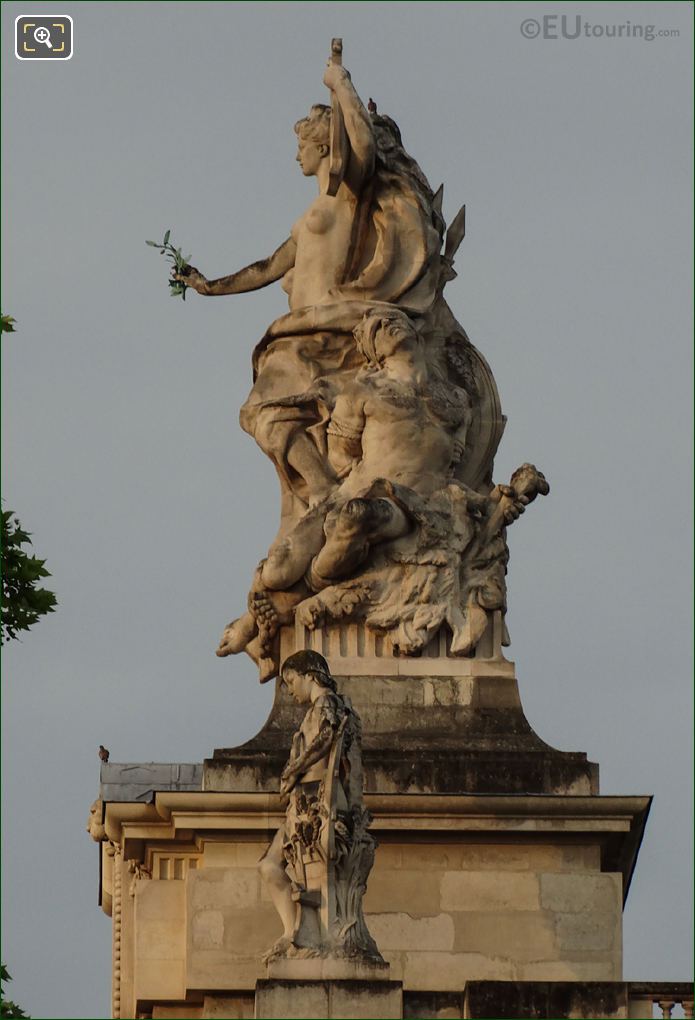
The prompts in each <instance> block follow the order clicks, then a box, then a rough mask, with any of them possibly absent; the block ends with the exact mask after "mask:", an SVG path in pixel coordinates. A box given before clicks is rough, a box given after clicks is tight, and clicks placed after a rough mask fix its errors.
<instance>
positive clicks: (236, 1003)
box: [201, 994, 255, 1020]
mask: <svg viewBox="0 0 695 1020" xmlns="http://www.w3.org/2000/svg"><path fill="white" fill-rule="evenodd" d="M254 1010H255V996H254V995H252V994H251V995H249V994H247V995H241V994H236V995H206V996H205V999H204V1001H203V1009H202V1012H201V1020H253V1016H254Z"/></svg>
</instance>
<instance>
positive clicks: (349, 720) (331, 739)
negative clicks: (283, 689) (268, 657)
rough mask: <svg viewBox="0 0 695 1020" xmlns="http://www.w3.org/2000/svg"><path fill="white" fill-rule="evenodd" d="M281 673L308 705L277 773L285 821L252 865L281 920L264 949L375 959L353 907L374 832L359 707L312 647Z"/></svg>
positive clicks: (370, 858) (277, 954)
mask: <svg viewBox="0 0 695 1020" xmlns="http://www.w3.org/2000/svg"><path fill="white" fill-rule="evenodd" d="M282 677H283V681H284V682H285V684H286V685H287V687H288V689H289V690H290V693H291V694H292V695H293V697H294V698H295V700H297V701H298V702H299V703H300V704H305V705H307V706H308V708H307V712H306V715H305V716H304V719H303V721H302V724H301V726H300V728H299V730H298V731H297V733H296V734H295V737H294V739H293V742H292V751H291V754H290V759H289V761H288V763H287V765H286V767H285V769H284V771H283V774H282V778H281V791H282V792H283V793H284V794H285V795H286V796H287V798H288V802H287V811H286V815H285V822H284V825H283V826H282V827H281V828H280V830H279V831H278V833H277V834H276V836H275V839H274V840H273V842H272V843H271V845H270V847H269V849H268V852H267V853H266V855H265V857H264V858H263V861H262V862H261V866H260V868H261V874H262V876H263V878H264V880H265V881H266V883H267V885H268V889H269V892H270V894H271V896H272V898H273V901H274V903H275V905H276V907H277V909H278V913H279V914H280V916H281V918H282V921H283V925H284V929H285V930H284V934H283V936H282V938H281V939H280V940H279V941H278V942H277V943H276V945H275V946H273V947H272V949H271V950H270V951H269V953H268V954H267V957H266V959H268V960H269V961H271V960H275V959H278V958H289V959H291V958H307V957H322V958H332V959H348V960H356V961H360V962H366V963H369V964H372V965H374V964H376V965H382V964H383V960H382V957H381V955H380V953H379V951H378V949H377V947H376V944H375V942H374V940H373V939H372V937H371V936H370V934H369V931H368V929H367V925H366V922H365V920H364V914H363V911H362V897H363V896H364V893H365V890H366V887H367V878H368V876H369V872H370V870H371V868H372V864H373V863H374V853H375V849H376V841H375V839H374V837H373V836H372V835H371V834H370V833H369V831H368V826H369V822H370V820H371V819H370V815H369V812H368V811H367V810H366V808H365V807H364V802H363V794H362V782H363V779H362V760H361V752H362V733H361V727H360V721H359V717H358V716H357V714H356V712H355V711H354V710H353V709H352V707H351V705H350V702H349V699H347V698H343V697H341V696H340V695H339V694H338V692H337V690H336V689H335V682H334V681H333V679H332V677H331V676H330V674H329V672H328V666H327V664H326V661H325V659H323V657H322V656H320V655H319V654H318V653H317V652H311V651H305V652H299V653H297V654H296V655H293V656H290V658H289V659H288V660H287V661H286V663H285V664H284V666H283V670H282Z"/></svg>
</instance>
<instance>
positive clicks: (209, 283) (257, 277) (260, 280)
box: [174, 237, 297, 296]
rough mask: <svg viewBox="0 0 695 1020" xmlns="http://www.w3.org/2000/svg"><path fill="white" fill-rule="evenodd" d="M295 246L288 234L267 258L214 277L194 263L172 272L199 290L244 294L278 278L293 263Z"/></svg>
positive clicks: (189, 285)
mask: <svg viewBox="0 0 695 1020" xmlns="http://www.w3.org/2000/svg"><path fill="white" fill-rule="evenodd" d="M296 254H297V246H296V244H295V242H294V240H293V239H292V238H291V237H288V238H287V240H286V241H283V243H282V244H281V245H280V247H279V248H278V249H277V250H276V251H274V252H273V254H272V255H271V256H270V257H269V258H267V259H261V260H260V261H259V262H253V263H252V264H251V265H250V266H245V268H244V269H240V270H239V272H238V273H232V274H231V275H230V276H221V277H220V278H219V279H217V280H207V279H206V278H205V277H204V276H203V274H202V273H200V272H199V271H198V270H197V269H196V268H195V266H186V269H185V270H184V271H183V272H182V273H175V274H174V279H175V280H180V281H181V282H182V283H185V284H186V286H187V287H192V288H193V290H195V291H197V292H198V294H203V295H205V296H210V295H213V294H245V293H247V292H248V291H250V290H260V288H261V287H267V286H268V284H269V283H275V281H276V280H280V279H281V278H282V277H283V276H284V275H285V273H287V272H289V270H290V269H291V268H292V267H293V265H294V260H295V257H296Z"/></svg>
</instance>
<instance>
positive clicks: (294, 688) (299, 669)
mask: <svg viewBox="0 0 695 1020" xmlns="http://www.w3.org/2000/svg"><path fill="white" fill-rule="evenodd" d="M298 679H302V680H308V681H309V682H310V683H311V684H317V685H318V686H319V687H325V688H326V689H327V690H329V691H334V692H335V691H336V690H337V687H336V682H335V680H334V679H333V677H332V676H331V671H330V669H329V668H328V663H327V662H326V660H325V659H324V657H323V655H319V653H318V652H314V651H312V650H311V649H310V648H305V649H303V650H302V651H301V652H295V653H294V654H293V655H290V656H288V658H286V659H285V661H284V662H283V664H282V666H281V667H280V680H281V682H282V683H283V684H284V686H285V687H286V688H287V689H288V691H289V692H290V694H292V696H293V697H294V698H295V700H297V701H304V700H308V699H305V698H303V697H301V698H300V697H298V694H299V693H300V692H299V686H300V685H299V684H298V683H297V681H298ZM302 686H306V685H302Z"/></svg>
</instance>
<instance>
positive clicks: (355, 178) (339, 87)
mask: <svg viewBox="0 0 695 1020" xmlns="http://www.w3.org/2000/svg"><path fill="white" fill-rule="evenodd" d="M323 83H324V85H327V86H328V88H329V89H331V91H332V92H333V93H334V95H335V97H336V99H337V100H338V103H339V104H340V109H341V112H342V114H343V120H344V122H345V130H346V132H347V136H348V141H349V142H350V159H349V161H348V167H347V175H346V183H347V184H348V185H349V186H350V188H351V189H352V190H353V191H354V192H355V193H357V194H358V193H359V192H360V190H361V188H362V186H363V185H364V183H365V181H367V180H368V179H369V178H370V177H371V176H372V174H373V173H374V156H375V152H376V144H375V141H374V131H373V128H372V122H371V120H370V117H369V114H368V113H367V111H366V110H365V108H364V106H363V104H362V100H361V99H360V97H359V96H358V95H357V92H356V91H355V88H354V86H353V84H352V81H351V80H350V75H349V74H348V72H347V71H346V70H345V68H344V67H340V66H339V65H337V64H329V66H328V67H327V68H326V72H325V74H324V76H323Z"/></svg>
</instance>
